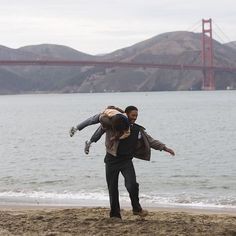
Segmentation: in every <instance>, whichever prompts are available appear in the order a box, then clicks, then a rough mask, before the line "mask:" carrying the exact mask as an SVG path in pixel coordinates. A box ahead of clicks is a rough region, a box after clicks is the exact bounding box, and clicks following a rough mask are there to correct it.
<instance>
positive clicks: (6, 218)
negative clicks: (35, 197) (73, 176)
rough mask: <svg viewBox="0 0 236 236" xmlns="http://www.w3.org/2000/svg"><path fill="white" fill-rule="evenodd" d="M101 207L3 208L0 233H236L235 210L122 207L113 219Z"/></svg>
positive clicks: (220, 235) (105, 209) (1, 209)
mask: <svg viewBox="0 0 236 236" xmlns="http://www.w3.org/2000/svg"><path fill="white" fill-rule="evenodd" d="M108 215H109V209H108V208H100V207H93V208H92V207H91V208H89V207H80V208H59V207H19V206H18V207H10V206H7V207H4V206H1V208H0V235H45V236H46V235H51V236H52V235H113V236H114V235H148V236H150V235H188V236H189V235H204V236H205V235H209V236H213V235H214V236H217V235H219V236H222V235H225V236H228V235H229V236H234V235H236V213H235V212H223V211H222V212H221V211H216V212H214V211H200V210H191V209H188V210H186V209H149V215H148V216H147V217H145V218H140V217H139V216H134V215H132V212H131V211H130V210H129V209H125V210H122V220H119V219H110V218H109V217H108Z"/></svg>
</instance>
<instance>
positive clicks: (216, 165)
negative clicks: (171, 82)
mask: <svg viewBox="0 0 236 236" xmlns="http://www.w3.org/2000/svg"><path fill="white" fill-rule="evenodd" d="M108 105H116V106H119V107H121V108H125V107H126V106H128V105H135V106H137V107H138V109H139V117H138V119H137V123H138V124H140V125H142V126H144V127H145V128H146V131H147V132H148V133H149V134H150V135H151V136H152V137H153V138H155V139H158V140H160V141H162V142H163V143H165V144H166V145H167V146H168V147H170V148H172V149H174V150H175V152H176V156H175V157H171V156H170V155H169V154H168V153H165V152H160V151H156V150H152V156H151V161H150V162H147V161H142V160H138V159H134V160H133V161H134V166H135V170H136V175H137V181H138V183H139V185H140V201H141V204H142V205H143V206H146V207H152V206H153V207H158V206H165V207H168V206H169V207H196V208H228V209H234V210H236V91H210V92H207V91H194V92H192V91H189V92H187V91H186V92H139V93H135V92H134V93H89V94H32V95H3V96H0V202H1V204H37V205H40V204H42V205H45V204H49V205H50V204H52V205H78V206H82V205H83V206H84V205H86V206H109V198H108V191H107V186H106V180H105V168H104V167H105V166H104V155H105V146H104V137H102V139H101V140H99V142H97V143H96V144H93V145H92V147H91V149H90V153H89V155H86V154H84V142H85V140H88V139H89V138H90V136H91V135H92V134H93V132H94V131H95V130H96V128H97V127H98V125H93V126H90V127H87V128H86V129H84V130H82V131H80V132H77V133H76V134H75V136H74V137H72V138H71V137H70V136H69V129H70V127H71V126H74V125H77V124H78V123H79V122H81V121H83V120H85V119H86V118H88V117H90V116H92V115H94V114H96V113H99V112H101V111H102V110H104V108H105V107H106V106H108ZM119 190H120V200H121V203H122V204H123V205H124V206H130V201H129V197H128V193H127V191H126V189H125V187H124V180H123V176H122V175H120V179H119Z"/></svg>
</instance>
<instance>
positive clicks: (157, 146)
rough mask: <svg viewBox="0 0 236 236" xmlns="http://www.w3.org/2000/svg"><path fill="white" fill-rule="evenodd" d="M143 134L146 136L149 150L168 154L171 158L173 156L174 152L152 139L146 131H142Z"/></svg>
mask: <svg viewBox="0 0 236 236" xmlns="http://www.w3.org/2000/svg"><path fill="white" fill-rule="evenodd" d="M143 132H144V134H145V135H146V137H147V139H148V142H149V144H150V147H151V148H153V149H155V150H160V151H165V152H168V153H170V154H171V155H172V156H175V152H174V151H173V150H172V149H171V148H168V147H167V146H166V145H165V144H164V143H162V142H160V141H159V140H156V139H154V138H152V137H151V136H150V135H149V134H148V133H147V132H146V131H144V130H143Z"/></svg>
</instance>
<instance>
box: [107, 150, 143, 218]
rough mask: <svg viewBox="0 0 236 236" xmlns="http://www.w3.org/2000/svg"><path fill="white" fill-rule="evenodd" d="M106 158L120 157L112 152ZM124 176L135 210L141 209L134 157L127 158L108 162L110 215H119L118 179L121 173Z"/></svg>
mask: <svg viewBox="0 0 236 236" xmlns="http://www.w3.org/2000/svg"><path fill="white" fill-rule="evenodd" d="M106 158H109V159H110V158H112V159H114V158H115V159H116V160H117V159H118V160H119V157H113V156H111V155H110V154H107V155H106ZM120 172H121V174H122V175H123V176H124V179H125V187H126V189H127V191H128V192H129V197H130V200H131V204H132V207H133V211H141V210H142V208H141V206H140V203H139V184H138V183H137V182H136V174H135V170H134V166H133V162H132V158H125V159H123V157H122V160H119V161H116V162H106V181H107V186H108V191H109V198H110V207H111V210H110V217H119V218H121V215H120V204H119V190H118V180H119V173H120Z"/></svg>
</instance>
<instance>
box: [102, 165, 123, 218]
mask: <svg viewBox="0 0 236 236" xmlns="http://www.w3.org/2000/svg"><path fill="white" fill-rule="evenodd" d="M119 172H120V170H119V169H118V168H116V166H115V165H109V164H106V181H107V187H108V191H109V199H110V207H111V210H110V217H119V218H121V215H120V203H119V191H118V180H119Z"/></svg>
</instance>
